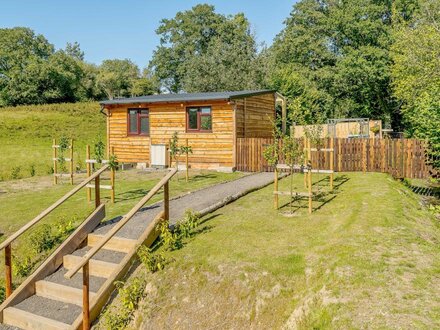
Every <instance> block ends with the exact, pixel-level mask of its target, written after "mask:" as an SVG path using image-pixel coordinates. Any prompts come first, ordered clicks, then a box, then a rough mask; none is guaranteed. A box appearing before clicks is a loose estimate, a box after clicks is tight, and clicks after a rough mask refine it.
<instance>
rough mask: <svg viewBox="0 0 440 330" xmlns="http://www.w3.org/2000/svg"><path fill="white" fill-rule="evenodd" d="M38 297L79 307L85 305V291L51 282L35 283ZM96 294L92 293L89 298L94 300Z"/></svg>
mask: <svg viewBox="0 0 440 330" xmlns="http://www.w3.org/2000/svg"><path fill="white" fill-rule="evenodd" d="M35 290H36V295H37V296H40V297H45V298H49V299H54V300H59V301H63V302H68V303H72V304H75V305H78V306H82V304H83V290H82V289H77V288H72V287H71V286H67V285H63V284H58V283H54V282H50V281H44V280H42V281H37V282H36V283H35ZM95 295H96V293H95V292H93V291H90V292H89V297H90V299H93V297H94V296H95Z"/></svg>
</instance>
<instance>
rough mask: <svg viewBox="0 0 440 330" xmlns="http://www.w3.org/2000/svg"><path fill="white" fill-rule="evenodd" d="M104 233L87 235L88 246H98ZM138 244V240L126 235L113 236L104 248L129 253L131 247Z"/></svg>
mask: <svg viewBox="0 0 440 330" xmlns="http://www.w3.org/2000/svg"><path fill="white" fill-rule="evenodd" d="M103 237H104V235H98V234H89V235H88V237H87V245H88V246H91V247H93V246H96V245H97V244H98V243H99V242H100V241H101V239H102V238H103ZM135 246H136V240H134V239H129V238H124V237H116V236H115V237H113V238H111V239H110V240H109V241H108V242H107V243H106V244H105V245H104V246H103V249H106V250H111V251H116V252H123V253H128V252H129V251H130V250H131V249H133V248H134V247H135Z"/></svg>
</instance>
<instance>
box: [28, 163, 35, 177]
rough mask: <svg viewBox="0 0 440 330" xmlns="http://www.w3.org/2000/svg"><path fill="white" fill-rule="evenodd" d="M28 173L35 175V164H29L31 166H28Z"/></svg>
mask: <svg viewBox="0 0 440 330" xmlns="http://www.w3.org/2000/svg"><path fill="white" fill-rule="evenodd" d="M29 174H30V175H31V176H35V165H34V164H31V166H29Z"/></svg>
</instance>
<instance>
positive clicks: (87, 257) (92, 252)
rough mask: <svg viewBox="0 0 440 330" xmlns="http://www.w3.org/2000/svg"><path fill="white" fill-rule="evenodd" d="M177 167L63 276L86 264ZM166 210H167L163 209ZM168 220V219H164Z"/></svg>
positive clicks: (174, 172) (165, 181)
mask: <svg viewBox="0 0 440 330" xmlns="http://www.w3.org/2000/svg"><path fill="white" fill-rule="evenodd" d="M176 172H177V169H176V168H173V169H172V170H171V171H170V172H169V173H168V174H167V175H166V176H164V177H163V178H162V179H161V180H160V181H159V182H158V183H157V184H156V185H155V186H154V187H153V188H152V189H151V190H150V191H149V192H148V194H147V195H145V197H143V198H142V199H141V200H140V201H139V202H138V203H137V204H136V205H135V206H134V207H133V208H132V209H131V210H130V211H129V212H128V213H127V214H126V215H125V216H124V217H123V218H122V219H121V220H120V221H119V222H118V223H117V224H116V226H114V227H113V228H112V229H111V230H110V231H109V232H108V233H107V234H106V235H105V236H104V237H103V238H102V239H101V241H100V242H99V243H98V244H97V245H96V246H95V247H93V248H92V249H91V250H89V252H87V253H86V254H85V255H84V256H82V258H81V261H80V262H78V263H77V264H76V265H75V266H74V267H72V268H71V269H70V270H69V271H68V272H66V274H64V277H65V278H67V279H70V278H72V277H73V275H75V274H76V273H77V272H78V271H79V270H80V269H81V268H83V267H84V266H87V265H88V263H89V260H90V259H91V258H92V257H93V256H94V255H95V254H96V253H97V252H98V251H99V250H100V249H101V248H102V247H103V246H104V245H105V244H106V243H107V242H108V241H109V240H110V239H111V238H112V237H113V236H114V235H115V234H116V233H117V232H118V231H119V230H120V229H121V228H122V227H123V226H124V225H125V224H126V223H127V222H128V221H129V220H130V219H131V218H132V217H133V216H134V215H135V214H136V212H138V211H139V210H140V209H141V208H142V207H143V206H144V205H145V203H147V202H148V201H149V200H150V199H151V198H152V197H153V196H154V195H155V194H156V193H157V192H158V191H159V189H160V188H162V186H165V185H168V181H169V180H170V179H171V178H172V177H173V176H174V174H176ZM165 194H166V195H168V187H166V188H165ZM164 204H165V205H164V206H165V209H166V210H168V201H164ZM165 212H168V211H165ZM166 220H168V219H166Z"/></svg>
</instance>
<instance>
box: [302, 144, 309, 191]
mask: <svg viewBox="0 0 440 330" xmlns="http://www.w3.org/2000/svg"><path fill="white" fill-rule="evenodd" d="M303 141H304V142H303V143H304V147H303V152H304V171H303V175H304V188H307V172H306V170H305V168H306V166H307V162H308V160H309V159H308V158H309V157H308V155H307V153H308V149H307V138H306V137H305V136H304V138H303Z"/></svg>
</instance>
